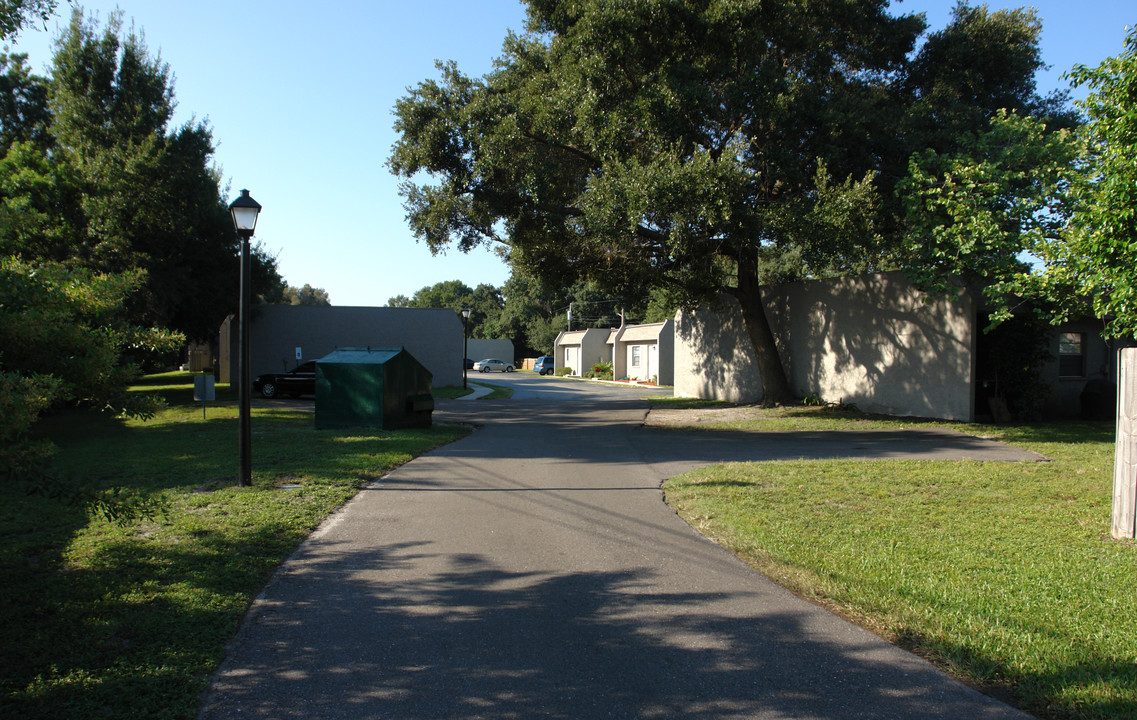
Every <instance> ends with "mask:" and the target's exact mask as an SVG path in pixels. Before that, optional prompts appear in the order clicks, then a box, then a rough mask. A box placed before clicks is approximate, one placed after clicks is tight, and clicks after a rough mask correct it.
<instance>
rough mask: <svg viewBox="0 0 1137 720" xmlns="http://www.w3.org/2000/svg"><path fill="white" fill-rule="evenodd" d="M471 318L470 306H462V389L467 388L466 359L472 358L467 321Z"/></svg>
mask: <svg viewBox="0 0 1137 720" xmlns="http://www.w3.org/2000/svg"><path fill="white" fill-rule="evenodd" d="M469 319H470V308H462V389H463V390H465V389H466V371H467V368H466V361H467V360H469V359H470V333H469V330H468V329H467V326H466V321H467V320H469Z"/></svg>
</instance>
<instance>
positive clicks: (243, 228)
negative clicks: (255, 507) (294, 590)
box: [229, 190, 261, 485]
mask: <svg viewBox="0 0 1137 720" xmlns="http://www.w3.org/2000/svg"><path fill="white" fill-rule="evenodd" d="M260 212H261V206H260V203H258V202H257V201H256V200H254V199H252V198H251V197H249V191H248V190H242V191H241V197H239V198H237V199H236V200H234V201H233V202H232V203H231V204H230V205H229V213H230V214H231V215H232V216H233V227H234V228H236V229H237V235H238V236H239V237H240V238H241V302H240V305H239V318H240V321H239V322H240V332H239V336H238V340H237V342H238V351H237V352H238V355H240V360H241V361H240V369H239V371H238V373H239V374H238V375H237V378H238V385H237V387H238V393H239V397H240V413H239V420H238V423H237V424H238V428H237V453H238V455H239V456H240V471H239V474H238V476H237V482H238V484H240V485H252V484H253V458H252V451H251V445H252V429H251V427H252V423H251V417H250V416H251V412H250V409H249V406H250V405H251V403H252V400H251V395H250V392H249V375H250V373H251V370H250V369H249V296H250V295H251V293H252V290H251V287H250V285H251V284H252V265H251V261H250V259H249V238H251V237H252V236H253V230H255V229H256V227H257V215H259V214H260Z"/></svg>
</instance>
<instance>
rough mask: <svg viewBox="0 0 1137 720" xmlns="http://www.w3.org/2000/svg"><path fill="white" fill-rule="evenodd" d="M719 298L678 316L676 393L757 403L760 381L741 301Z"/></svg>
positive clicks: (681, 395) (760, 391)
mask: <svg viewBox="0 0 1137 720" xmlns="http://www.w3.org/2000/svg"><path fill="white" fill-rule="evenodd" d="M720 302H721V305H720V306H718V307H709V306H708V307H703V308H700V309H698V310H680V311H679V313H677V314H676V316H675V363H674V368H675V383H674V385H675V390H674V392H675V395H677V396H680V397H694V398H704V399H715V400H725V401H727V402H736V403H752V402H758V401H759V400H761V399H762V381H761V379H760V377H759V375H758V364H757V362H756V361H755V359H754V350H753V349H752V348H751V347H750V340H749V338H748V336H747V334H746V328H745V326H744V325H743V323H742V314H741V312H740V310H739V307H738V303H737V302H736V301H735V300H734V299H733V298H726V297H724V298H722V299H721V301H720Z"/></svg>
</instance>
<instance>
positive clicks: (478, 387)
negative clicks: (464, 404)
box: [457, 380, 495, 400]
mask: <svg viewBox="0 0 1137 720" xmlns="http://www.w3.org/2000/svg"><path fill="white" fill-rule="evenodd" d="M468 387H469V388H470V389H471V390H473V392H472V393H470V394H469V395H463V396H462V397H460V398H457V399H458V400H477V399H478V398H480V397H485V396H486V395H489V394H490V393H492V392H493V391H494V389H495V388H492V387H486V386H485V385H482V384H481V383H477V382H474V381H472V380H471V381H469V384H468Z"/></svg>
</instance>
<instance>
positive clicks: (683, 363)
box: [675, 274, 975, 420]
mask: <svg viewBox="0 0 1137 720" xmlns="http://www.w3.org/2000/svg"><path fill="white" fill-rule="evenodd" d="M925 300H926V295H924V294H923V293H920V292H919V291H917V290H915V289H914V288H913V287H912V286H911V285H910V284H909V283H908V282H907V281H906V280H905V279H904V278H903V277H902V276H899V275H895V274H885V275H868V276H861V277H855V278H840V279H835V280H818V281H806V282H801V283H792V284H787V285H781V286H776V287H773V288H770V290H769V292H768V294H767V312H768V315H769V317H770V321H771V324H772V325H773V327H774V333H775V336H776V339H777V342H778V346H779V352H780V354H781V355H782V360H783V363H785V366H786V373H787V375H788V379H789V382H790V385H791V387H792V389H793V390H794V392H795V393H797V394H799V395H802V396H805V395H818V396H819V397H821V399H823V400H825V401H827V402H845V403H852V404H855V405H857V406H858V407H859V408H860V409H862V410H865V411H868V412H880V413H888V414H891V415H911V416H924V417H942V418H948V419H958V420H970V419H971V418H972V417H973V414H974V410H973V407H972V405H973V396H972V392H971V384H972V377H973V374H974V358H975V352H974V347H975V337H974V333H975V328H974V326H975V323H974V317H975V311H974V304H973V302H972V300H971V298H970V297H969V296H965V297H964V298H963V299H961V300H957V301H948V300H946V299H934V300H932V301H931V302H925ZM675 336H676V337H675V371H676V377H675V393H676V394H677V395H683V396H687V397H704V398H719V399H723V400H729V401H732V402H757V401H759V400H761V397H762V384H761V380H760V379H759V376H758V370H757V363H756V362H755V360H754V356H753V350H752V348H751V346H750V341H749V337H748V335H747V334H746V330H745V327H744V325H743V322H742V317H741V313H740V311H739V308H738V305H737V303H736V302H734V301H733V300H726V301H724V307H723V309H722V311H721V312H714V311H711V310H700V311H697V312H693V313H681V314H680V315H679V316H678V318H677V321H676V333H675Z"/></svg>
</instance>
